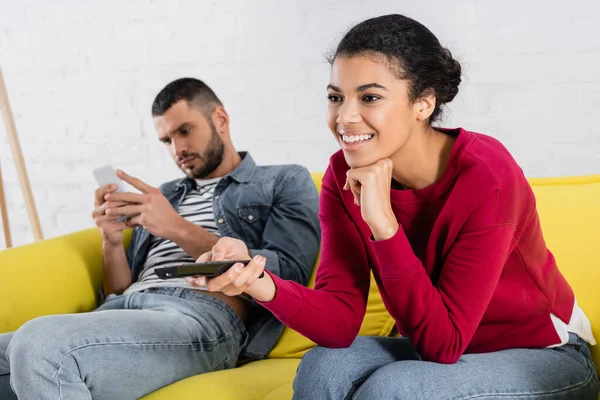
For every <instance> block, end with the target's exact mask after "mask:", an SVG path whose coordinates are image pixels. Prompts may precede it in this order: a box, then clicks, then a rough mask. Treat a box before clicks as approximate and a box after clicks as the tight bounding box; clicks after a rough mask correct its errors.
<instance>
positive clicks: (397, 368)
mask: <svg viewBox="0 0 600 400" xmlns="http://www.w3.org/2000/svg"><path fill="white" fill-rule="evenodd" d="M294 399H311V400H312V399H319V400H325V399H335V400H342V399H356V400H367V399H368V400H372V399H376V400H388V399H410V400H421V399H423V400H425V399H426V400H445V399H453V400H459V399H460V400H463V399H486V400H491V399H494V400H496V399H498V400H500V399H501V400H509V399H546V400H555V399H565V400H574V399H577V400H587V399H589V400H597V399H598V378H597V376H596V371H595V368H594V365H593V363H592V361H591V356H590V351H589V349H588V347H587V344H586V343H585V342H583V341H582V340H581V339H580V338H579V337H577V336H576V335H571V337H570V340H569V344H566V345H564V346H561V347H558V348H553V349H511V350H503V351H498V352H494V353H484V354H467V355H464V356H462V357H461V358H460V359H459V360H458V362H456V363H455V364H450V365H448V364H437V363H433V362H426V361H421V359H420V357H419V355H418V354H417V352H416V351H415V349H414V348H413V346H412V344H411V343H410V341H409V340H408V339H405V338H387V337H371V336H363V337H358V338H356V340H355V341H354V343H353V344H352V345H351V346H350V347H348V348H345V349H327V348H324V347H316V348H314V349H312V350H310V351H309V352H308V353H306V354H305V356H304V358H303V359H302V362H301V363H300V366H299V367H298V373H297V375H296V380H295V381H294Z"/></svg>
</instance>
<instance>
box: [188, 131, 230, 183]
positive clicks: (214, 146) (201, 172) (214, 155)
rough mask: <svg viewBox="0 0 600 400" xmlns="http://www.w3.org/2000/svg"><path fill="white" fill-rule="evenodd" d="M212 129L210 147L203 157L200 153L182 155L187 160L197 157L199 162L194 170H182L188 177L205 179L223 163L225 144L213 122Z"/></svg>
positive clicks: (207, 147)
mask: <svg viewBox="0 0 600 400" xmlns="http://www.w3.org/2000/svg"><path fill="white" fill-rule="evenodd" d="M209 124H210V128H211V131H212V132H211V138H210V142H209V143H208V146H206V149H205V150H204V151H203V152H202V155H200V154H198V153H184V154H182V155H181V158H186V157H190V156H195V157H196V158H198V160H199V165H197V166H196V167H195V168H194V169H192V170H188V171H185V170H184V169H183V168H182V169H181V170H182V171H183V172H185V174H186V175H187V176H189V177H190V178H192V179H204V178H206V177H207V176H209V175H210V174H212V173H213V172H214V171H215V170H216V169H217V168H219V165H221V163H222V162H223V154H224V153H225V144H224V143H223V139H221V136H219V133H218V132H217V128H215V126H214V124H213V123H212V121H209ZM180 168H181V167H180Z"/></svg>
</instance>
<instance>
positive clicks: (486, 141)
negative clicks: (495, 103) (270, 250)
mask: <svg viewBox="0 0 600 400" xmlns="http://www.w3.org/2000/svg"><path fill="white" fill-rule="evenodd" d="M448 132H449V133H451V134H454V135H458V137H457V139H456V142H455V144H454V147H453V149H452V153H451V156H450V161H449V165H448V167H447V170H446V172H445V173H444V175H443V177H442V178H441V179H440V181H438V182H436V183H434V184H433V185H431V186H428V187H427V188H424V189H419V190H392V192H391V200H392V208H393V211H394V214H395V215H396V218H397V219H398V222H399V224H400V229H399V230H398V232H397V233H396V235H395V236H394V237H392V238H390V239H388V240H383V241H374V240H373V239H372V235H371V231H370V229H369V226H368V225H367V224H366V223H365V222H364V221H363V220H362V218H361V213H360V207H357V206H355V205H354V203H353V197H352V193H351V192H350V191H344V190H342V188H343V186H344V183H345V180H346V171H347V170H348V169H349V167H348V165H347V164H346V161H345V159H344V155H343V153H342V152H341V151H339V152H337V153H336V154H334V155H333V156H332V157H331V160H330V165H329V168H328V169H327V172H326V173H325V177H324V178H323V186H322V193H321V203H320V210H319V218H320V221H321V229H322V248H321V262H320V264H319V267H318V270H317V277H316V285H315V289H308V288H306V287H304V286H302V285H299V284H297V283H295V282H292V281H285V280H282V279H280V278H278V277H276V276H274V275H273V274H271V276H272V277H273V280H274V281H275V284H276V286H277V295H276V297H275V298H274V299H273V300H272V301H270V302H268V303H262V304H263V305H264V306H265V307H266V308H267V309H269V310H270V311H271V312H273V314H274V315H275V316H276V317H277V318H278V319H280V320H281V321H282V322H283V323H284V324H285V325H287V326H289V327H291V328H292V329H295V330H297V331H298V332H300V333H301V334H303V335H305V336H307V337H308V338H310V339H311V340H313V341H315V342H316V343H318V344H320V345H322V346H326V347H347V346H349V345H350V344H351V343H352V341H353V340H354V338H355V337H356V335H357V334H358V331H359V328H360V325H361V322H362V319H363V317H364V314H365V308H366V299H367V294H368V291H369V271H370V270H372V271H373V273H374V276H375V278H376V281H377V284H378V286H379V291H380V293H381V295H382V298H383V301H384V303H385V306H386V308H387V310H388V311H389V313H390V315H391V316H392V317H393V318H394V319H395V321H396V323H397V326H398V329H399V331H400V333H401V334H403V335H404V336H407V337H408V338H410V340H411V342H412V344H413V345H414V346H415V347H416V349H417V351H418V352H419V354H420V355H421V357H422V358H423V359H424V360H428V361H435V362H440V363H454V362H456V361H457V360H458V358H459V357H460V356H461V355H462V354H463V353H481V352H491V351H497V350H502V349H507V348H543V347H547V346H550V345H553V344H557V343H560V338H559V336H558V334H557V332H556V329H555V328H554V325H553V323H552V320H551V318H550V313H553V314H554V315H556V316H557V317H558V318H560V319H561V320H562V321H563V322H565V323H568V322H569V319H570V317H571V313H572V312H573V306H574V301H575V299H574V295H573V291H572V290H571V288H570V286H569V284H568V283H567V282H566V280H565V279H564V277H563V276H562V274H561V273H560V271H559V270H558V269H557V266H556V263H555V261H554V258H553V256H552V254H551V253H550V251H548V249H547V247H546V244H545V243H544V238H543V235H542V230H541V228H540V222H539V218H538V213H537V211H536V206H535V198H534V195H533V192H532V190H531V187H530V186H529V184H528V182H527V180H526V179H525V177H524V175H523V172H522V170H521V169H520V168H519V166H518V165H517V163H516V162H515V160H514V159H513V158H512V157H511V155H510V154H509V153H508V151H507V150H506V149H505V148H504V146H502V144H500V143H499V142H498V141H497V140H495V139H493V138H491V137H488V136H485V135H481V134H477V133H472V132H468V131H465V130H463V129H459V130H456V131H448Z"/></svg>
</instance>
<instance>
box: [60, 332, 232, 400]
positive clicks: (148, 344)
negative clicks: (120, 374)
mask: <svg viewBox="0 0 600 400" xmlns="http://www.w3.org/2000/svg"><path fill="white" fill-rule="evenodd" d="M232 337H233V336H232V335H226V336H221V337H219V338H218V339H217V340H214V341H211V342H210V343H223V342H225V341H227V340H230V339H231V338H232ZM202 343H206V342H202V341H195V342H173V343H164V342H142V343H140V342H126V341H123V342H104V343H86V344H84V345H80V346H76V347H74V348H72V349H69V350H67V351H66V352H64V353H63V354H61V355H60V356H59V357H58V368H57V369H56V373H55V374H54V377H53V378H54V380H56V381H57V382H58V394H59V397H60V399H61V400H62V395H61V394H60V386H61V383H60V379H58V375H59V373H60V369H61V368H62V360H63V358H65V357H66V356H67V355H69V354H71V353H72V352H74V351H76V350H80V349H83V348H86V347H94V346H111V345H137V346H156V345H163V346H165V347H170V346H177V347H184V346H189V347H192V348H194V350H195V347H196V346H194V345H197V344H202ZM200 348H202V346H201V347H200ZM195 351H197V350H195ZM221 365H223V363H222V364H221Z"/></svg>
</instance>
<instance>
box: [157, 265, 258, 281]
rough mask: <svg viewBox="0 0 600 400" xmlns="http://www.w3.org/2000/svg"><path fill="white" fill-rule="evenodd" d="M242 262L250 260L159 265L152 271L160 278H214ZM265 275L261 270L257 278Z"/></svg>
mask: <svg viewBox="0 0 600 400" xmlns="http://www.w3.org/2000/svg"><path fill="white" fill-rule="evenodd" d="M237 263H242V264H244V266H246V265H248V264H249V263H250V260H224V261H209V262H205V263H194V264H181V265H175V266H172V267H159V268H156V269H154V273H156V275H157V276H158V277H159V278H160V279H172V278H182V277H185V276H196V275H200V276H205V277H207V278H214V277H215V276H219V275H221V274H224V273H225V272H227V270H228V269H229V268H231V267H232V266H233V265H234V264H237ZM263 276H265V273H264V272H263V273H262V274H260V276H259V278H262V277H263Z"/></svg>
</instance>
